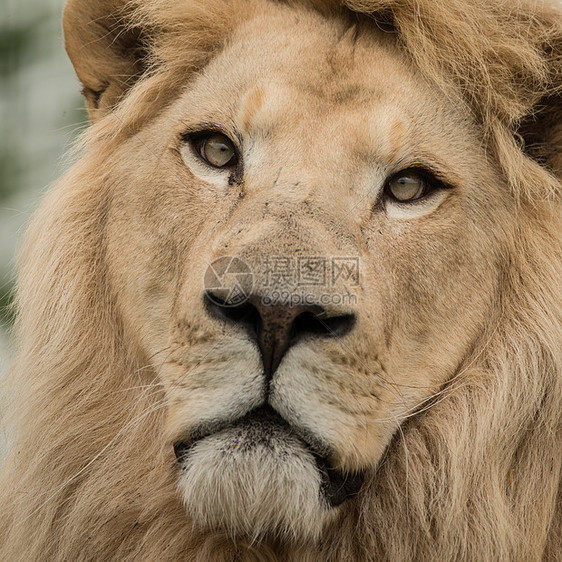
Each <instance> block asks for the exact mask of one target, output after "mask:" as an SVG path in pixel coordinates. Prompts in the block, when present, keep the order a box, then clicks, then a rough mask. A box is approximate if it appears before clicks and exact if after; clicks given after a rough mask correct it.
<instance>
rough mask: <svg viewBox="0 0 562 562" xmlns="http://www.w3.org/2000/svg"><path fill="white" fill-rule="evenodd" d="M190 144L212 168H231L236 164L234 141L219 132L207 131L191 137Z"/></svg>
mask: <svg viewBox="0 0 562 562" xmlns="http://www.w3.org/2000/svg"><path fill="white" fill-rule="evenodd" d="M191 143H192V146H193V148H194V150H195V152H196V153H197V155H198V156H200V157H201V158H202V159H203V160H204V161H205V162H206V163H207V164H209V165H210V166H213V168H233V167H235V166H236V165H237V164H238V156H237V153H236V147H235V146H234V143H233V142H232V141H231V140H230V139H229V138H228V137H227V136H226V135H223V134H221V133H209V134H203V135H198V136H196V137H192V138H191Z"/></svg>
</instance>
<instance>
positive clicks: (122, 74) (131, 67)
mask: <svg viewBox="0 0 562 562" xmlns="http://www.w3.org/2000/svg"><path fill="white" fill-rule="evenodd" d="M129 5H130V3H129V2H127V1H126V0H95V1H92V0H68V2H67V4H66V7H65V10H64V17H63V27H64V37H65V46H66V51H67V53H68V56H69V58H70V60H71V62H72V64H73V65H74V69H75V71H76V74H77V75H78V78H79V79H80V81H81V82H82V85H83V90H82V93H83V95H84V97H85V98H86V103H87V105H88V112H89V114H90V120H91V121H92V122H94V121H96V120H97V119H99V118H100V117H103V116H104V115H105V114H106V113H107V112H109V111H110V110H111V109H112V108H113V107H114V106H115V105H116V104H117V102H118V101H119V100H120V98H121V97H122V96H123V95H124V94H125V93H126V92H127V91H128V90H129V88H131V86H132V85H133V84H134V83H135V82H136V81H137V79H138V78H139V77H140V76H141V75H142V73H143V72H144V70H145V69H146V49H145V47H144V45H143V38H142V30H141V28H139V27H135V26H133V25H132V23H131V14H130V7H129Z"/></svg>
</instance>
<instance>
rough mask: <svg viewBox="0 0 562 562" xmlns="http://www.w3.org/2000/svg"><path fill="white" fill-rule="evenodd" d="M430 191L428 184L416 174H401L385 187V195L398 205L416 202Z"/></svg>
mask: <svg viewBox="0 0 562 562" xmlns="http://www.w3.org/2000/svg"><path fill="white" fill-rule="evenodd" d="M430 190H431V184H430V182H429V181H428V180H427V179H426V178H425V177H423V176H422V175H421V174H418V173H417V172H401V173H400V174H397V175H396V176H394V177H392V178H391V179H390V180H389V181H388V183H387V184H386V186H385V191H386V193H387V195H390V196H391V197H392V198H393V199H395V200H396V201H399V202H400V203H408V202H410V201H417V200H418V199H421V198H422V197H424V196H425V195H427V194H428V193H429V192H430Z"/></svg>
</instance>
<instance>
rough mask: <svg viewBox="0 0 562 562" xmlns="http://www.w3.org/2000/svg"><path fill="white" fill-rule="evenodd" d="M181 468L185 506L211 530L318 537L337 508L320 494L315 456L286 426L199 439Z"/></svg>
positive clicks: (231, 430) (255, 535) (234, 430)
mask: <svg viewBox="0 0 562 562" xmlns="http://www.w3.org/2000/svg"><path fill="white" fill-rule="evenodd" d="M182 468H183V470H182V473H181V475H180V479H179V490H180V492H181V495H182V497H183V501H184V503H185V506H186V509H187V511H188V513H189V515H190V516H191V517H193V519H194V520H195V522H196V523H197V524H198V525H200V526H201V527H203V528H206V529H211V530H223V531H227V532H228V533H230V534H231V535H232V536H243V537H248V538H249V539H250V540H254V541H259V540H260V539H261V538H263V537H265V536H275V537H287V538H291V539H294V540H297V541H301V540H311V539H312V540H314V538H316V537H317V536H318V535H319V534H320V532H321V530H322V528H323V526H324V524H325V523H326V522H327V521H328V520H329V519H331V517H333V516H334V512H335V511H337V510H334V509H330V508H329V507H328V506H327V505H326V503H325V502H324V500H323V498H322V496H321V492H320V486H321V477H320V473H319V471H318V469H317V467H316V463H315V461H314V457H313V456H312V454H311V453H310V452H309V451H308V450H307V449H306V448H305V447H304V445H303V444H302V443H301V442H300V441H299V440H298V439H297V438H295V437H294V436H293V435H291V434H290V432H289V431H287V430H284V429H283V428H270V429H269V431H267V432H266V433H265V434H264V432H263V431H261V430H260V429H259V428H258V429H256V428H254V427H247V426H243V427H240V426H238V427H232V428H228V429H225V430H223V431H220V432H219V433H216V434H214V435H211V436H209V437H206V438H204V439H202V440H201V441H198V442H197V443H196V444H195V445H194V446H193V447H192V449H191V450H190V452H189V454H188V456H187V458H186V459H185V460H184V461H183V464H182Z"/></svg>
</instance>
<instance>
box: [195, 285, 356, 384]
mask: <svg viewBox="0 0 562 562" xmlns="http://www.w3.org/2000/svg"><path fill="white" fill-rule="evenodd" d="M206 305H207V309H208V310H209V312H210V313H211V314H212V315H214V316H216V317H218V318H221V319H223V320H226V321H228V322H231V323H234V324H237V325H241V326H244V328H245V329H246V331H247V332H248V333H249V334H250V335H251V336H252V338H254V339H255V340H256V342H257V344H258V347H259V349H260V352H261V355H262V360H263V366H264V372H265V376H266V378H268V379H269V378H271V377H272V376H273V373H275V371H276V369H277V367H278V366H279V364H280V363H281V360H282V359H283V356H284V355H285V353H286V352H287V350H288V349H289V348H290V347H291V346H292V345H293V344H294V343H295V342H297V341H298V340H299V339H301V338H303V337H304V336H314V337H324V338H332V337H341V336H344V335H345V334H347V333H348V332H349V331H350V330H351V329H352V328H353V325H354V324H355V315H354V314H342V315H336V316H334V315H329V314H328V312H327V311H326V310H325V309H324V308H323V307H321V306H319V305H297V306H293V305H286V304H266V303H264V299H262V298H261V297H259V296H255V295H252V296H250V297H249V298H248V299H246V300H245V301H244V302H243V303H232V302H228V301H225V300H222V299H221V298H220V297H219V296H218V295H217V294H215V293H213V292H210V291H208V292H207V293H206Z"/></svg>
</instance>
